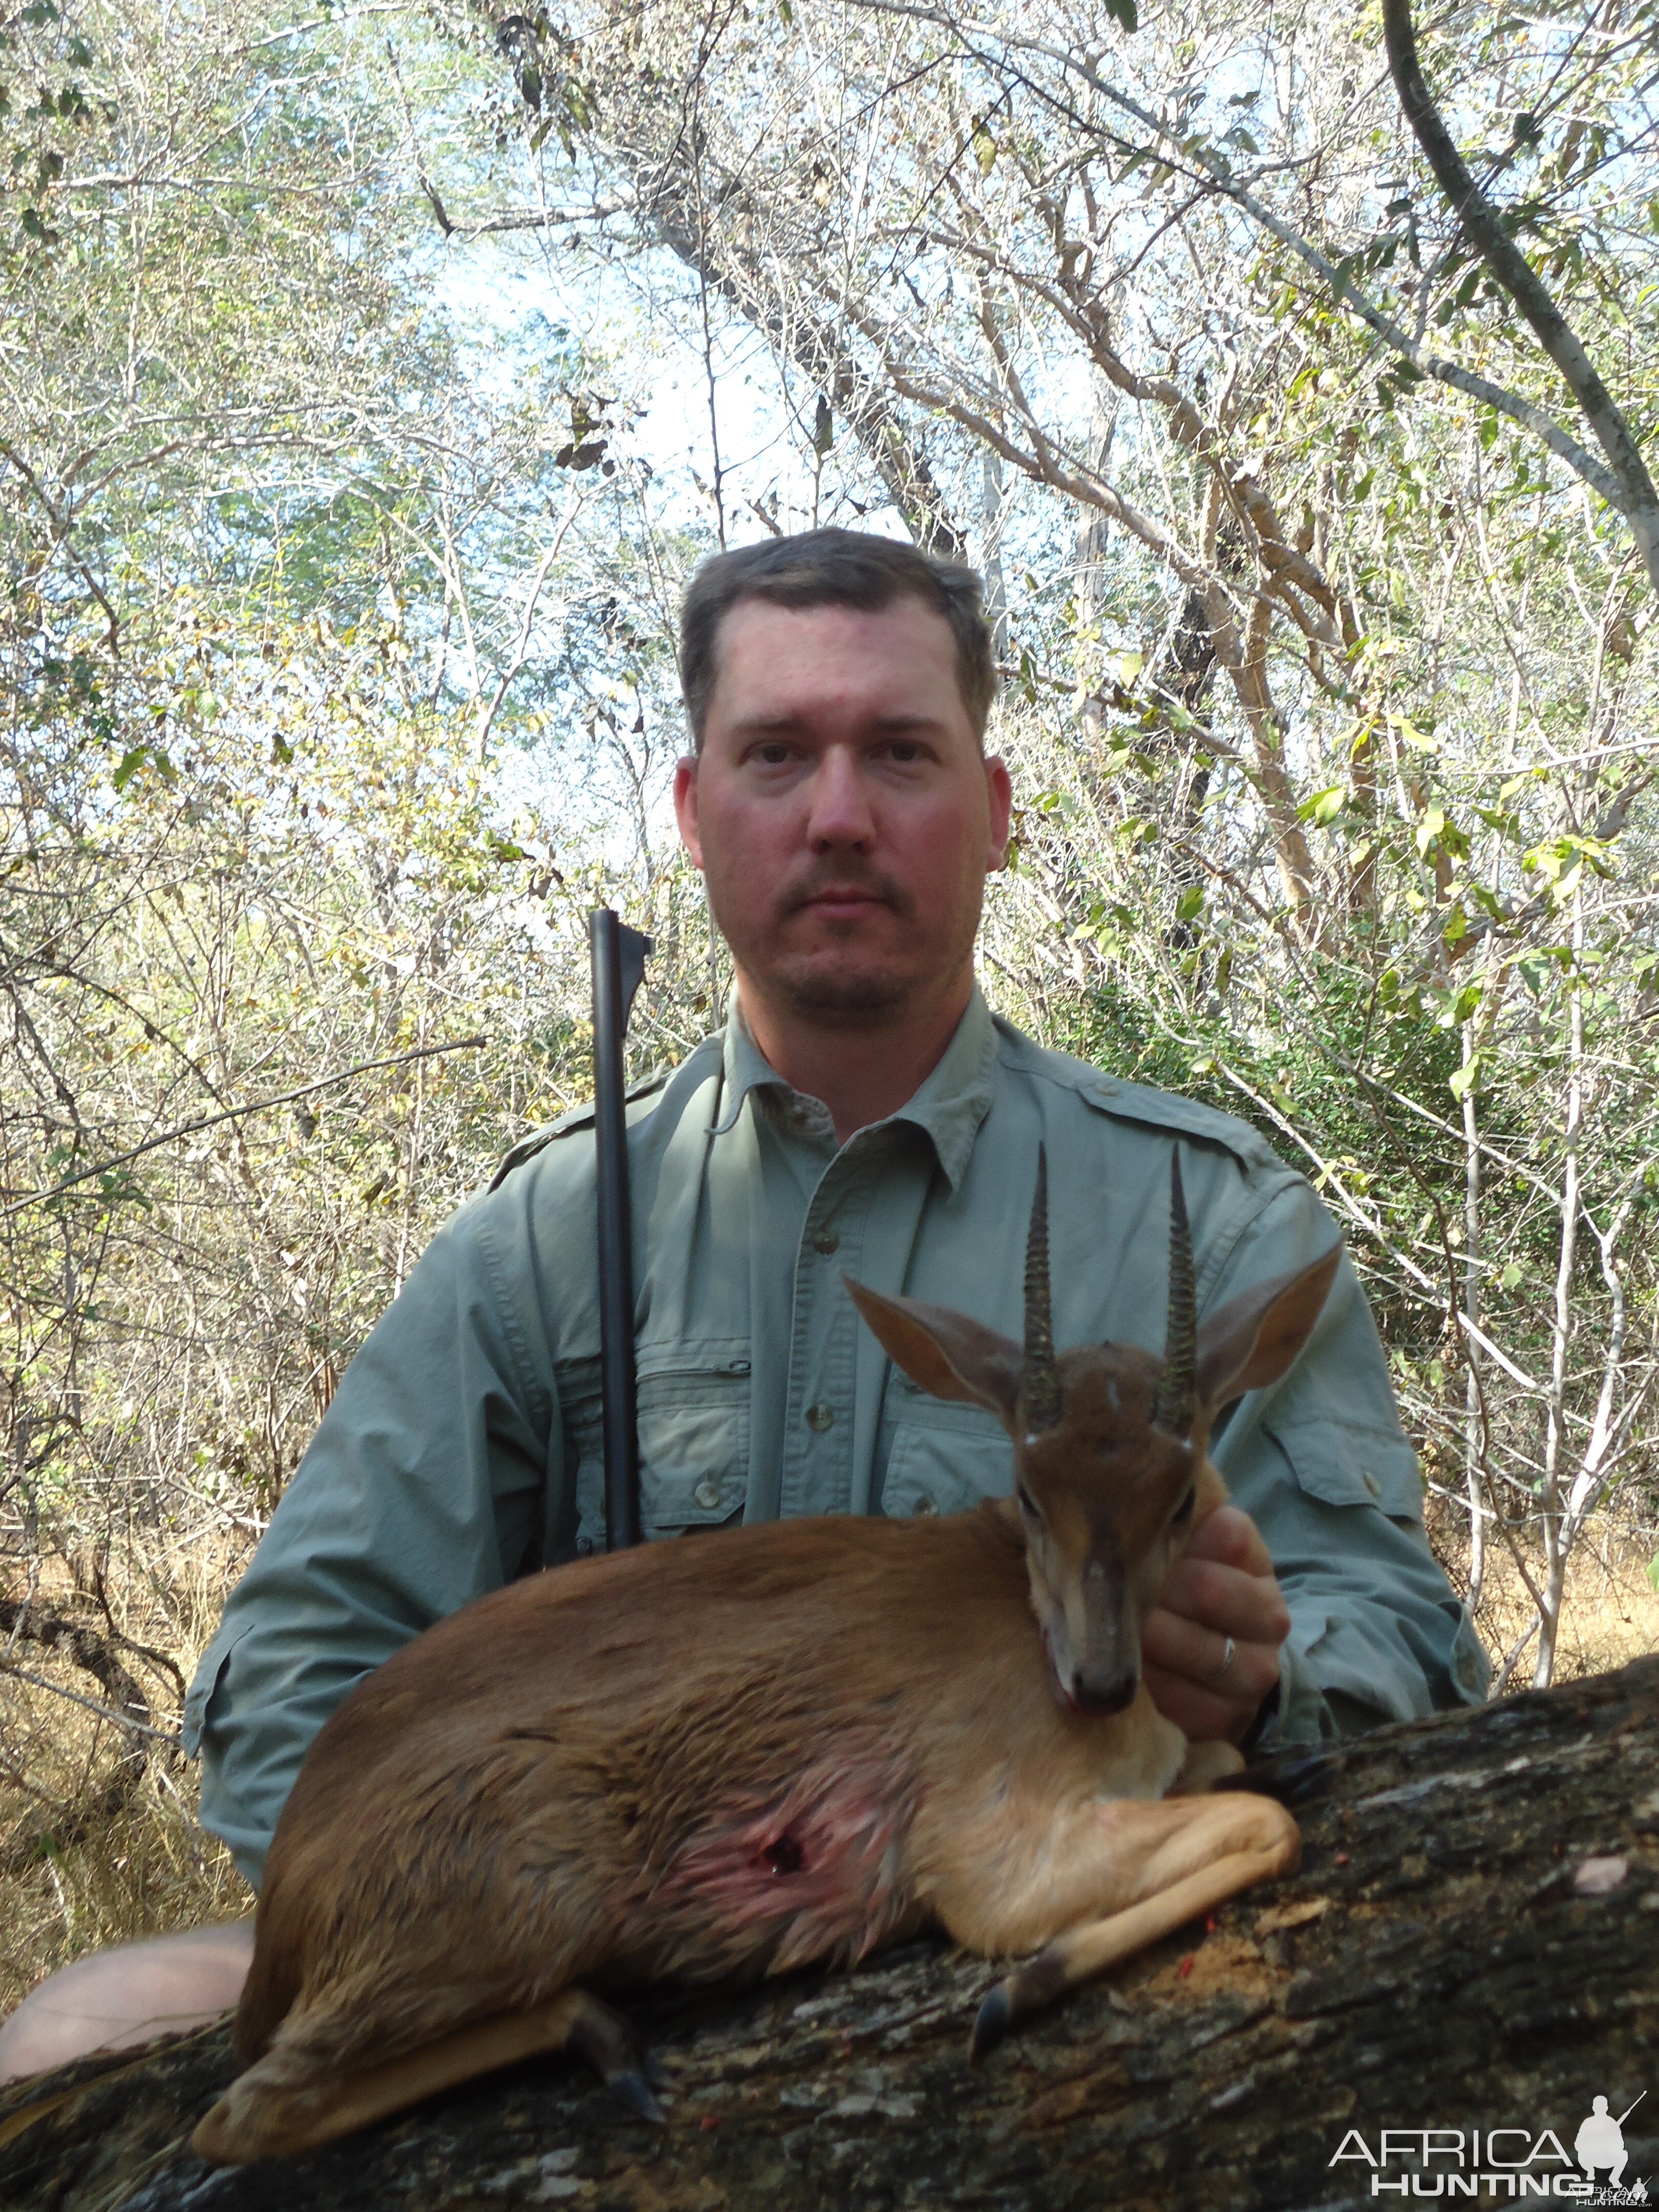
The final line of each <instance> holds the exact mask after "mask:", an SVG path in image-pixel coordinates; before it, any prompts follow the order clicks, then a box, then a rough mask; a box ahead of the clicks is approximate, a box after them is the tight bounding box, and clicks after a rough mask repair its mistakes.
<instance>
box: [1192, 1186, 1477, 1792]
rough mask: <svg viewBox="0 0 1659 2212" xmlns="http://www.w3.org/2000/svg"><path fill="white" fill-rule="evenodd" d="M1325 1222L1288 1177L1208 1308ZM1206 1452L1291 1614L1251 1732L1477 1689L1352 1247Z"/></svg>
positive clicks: (1383, 1711) (1372, 1719) (1467, 1637)
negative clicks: (1250, 1524) (1254, 1530)
mask: <svg viewBox="0 0 1659 2212" xmlns="http://www.w3.org/2000/svg"><path fill="white" fill-rule="evenodd" d="M1333 1237H1334V1228H1333V1225H1332V1223H1331V1221H1330V1218H1329V1217H1328V1214H1327V1213H1326V1212H1325V1209H1324V1207H1323V1206H1321V1204H1320V1203H1319V1201H1318V1200H1317V1199H1316V1197H1315V1196H1314V1194H1313V1193H1312V1192H1311V1191H1310V1189H1309V1188H1308V1186H1307V1185H1306V1184H1305V1183H1304V1182H1301V1181H1300V1179H1299V1178H1298V1179H1297V1181H1295V1182H1286V1183H1285V1185H1284V1186H1283V1187H1282V1188H1280V1189H1279V1191H1278V1192H1276V1193H1275V1194H1273V1196H1272V1197H1271V1198H1270V1199H1269V1200H1268V1202H1267V1204H1266V1205H1265V1206H1264V1207H1263V1208H1262V1210H1261V1213H1260V1214H1259V1215H1258V1216H1257V1218H1256V1219H1255V1221H1254V1222H1253V1223H1252V1225H1251V1226H1250V1227H1249V1230H1247V1231H1246V1232H1245V1234H1244V1236H1243V1237H1241V1238H1240V1240H1239V1242H1238V1244H1237V1247H1236V1248H1235V1249H1234V1250H1233V1251H1232V1252H1231V1254H1230V1255H1229V1257H1228V1260H1227V1263H1226V1265H1225V1267H1224V1269H1223V1271H1222V1274H1221V1278H1220V1279H1219V1281H1218V1283H1217V1284H1216V1285H1214V1287H1213V1289H1212V1291H1210V1293H1209V1295H1208V1296H1206V1299H1205V1305H1206V1309H1207V1310H1214V1309H1215V1308H1216V1307H1218V1306H1219V1305H1221V1304H1224V1303H1225V1300H1226V1299H1228V1298H1230V1297H1233V1296H1235V1295H1236V1294H1237V1292H1238V1291H1241V1290H1244V1289H1247V1288H1248V1287H1249V1285H1251V1284H1253V1283H1260V1282H1264V1281H1266V1280H1267V1279H1269V1278H1270V1277H1272V1276H1273V1275H1276V1274H1279V1273H1283V1272H1285V1271H1288V1270H1290V1269H1293V1268H1296V1267H1304V1266H1306V1265H1307V1264H1309V1263H1310V1261H1313V1260H1315V1259H1316V1258H1317V1257H1318V1256H1319V1255H1320V1254H1321V1253H1322V1252H1324V1251H1328V1249H1330V1245H1331V1243H1332V1241H1333ZM1211 1455H1212V1458H1213V1460H1214V1462H1215V1464H1216V1466H1217V1468H1218V1469H1219V1470H1220V1472H1221V1474H1223V1475H1224V1476H1225V1479H1226V1481H1227V1485H1228V1487H1229V1488H1230V1490H1231V1492H1232V1495H1233V1498H1234V1500H1235V1502H1236V1503H1237V1504H1239V1505H1241V1506H1242V1507H1243V1509H1244V1510H1245V1511H1246V1512H1248V1513H1249V1515H1250V1516H1251V1517H1252V1518H1253V1519H1254V1520H1255V1523H1256V1525H1257V1527H1258V1528H1260V1529H1261V1534H1262V1538H1263V1540H1264V1541H1265V1542H1266V1544H1267V1549H1268V1551H1269V1552H1270V1553H1271V1554H1272V1555H1273V1565H1274V1569H1275V1571H1276V1572H1277V1574H1278V1577H1279V1587H1280V1589H1282V1590H1283V1592H1284V1595H1285V1604H1286V1606H1287V1607H1289V1610H1290V1615H1291V1632H1290V1635H1289V1637H1288V1638H1286V1640H1285V1644H1284V1645H1283V1646H1282V1648H1281V1652H1280V1662H1279V1688H1278V1699H1277V1705H1276V1709H1274V1710H1273V1711H1270V1712H1269V1713H1268V1715H1267V1718H1266V1719H1265V1720H1264V1722H1263V1723H1262V1725H1261V1730H1260V1733H1259V1734H1258V1735H1256V1737H1255V1741H1254V1745H1253V1747H1261V1748H1263V1749H1269V1748H1272V1747H1274V1746H1277V1745H1279V1744H1282V1743H1291V1742H1307V1741H1323V1740H1326V1739H1328V1738H1331V1737H1335V1736H1342V1735H1356V1734H1358V1733H1359V1732H1360V1731H1362V1730H1364V1729H1370V1728H1376V1727H1378V1726H1380V1725H1382V1724H1383V1723H1384V1722H1387V1721H1397V1720H1410V1719H1413V1718H1416V1717H1419V1716H1420V1715H1422V1714H1425V1713H1428V1712H1431V1711H1436V1710H1437V1709H1440V1708H1443V1707H1451V1706H1456V1705H1479V1704H1480V1702H1481V1701H1482V1699H1484V1698H1485V1696H1486V1689H1487V1686H1488V1684H1489V1682H1490V1680H1491V1675H1492V1669H1491V1664H1490V1662H1489V1661H1488V1660H1487V1657H1486V1652H1485V1650H1484V1649H1483V1647H1482V1645H1481V1643H1480V1638H1479V1636H1478V1635H1477V1634H1476V1632H1475V1629H1474V1623H1473V1621H1472V1620H1470V1618H1469V1613H1468V1607H1467V1606H1465V1605H1464V1604H1463V1603H1462V1601H1460V1600H1459V1599H1458V1598H1457V1597H1456V1595H1455V1594H1454V1592H1453V1590H1452V1588H1451V1585H1450V1583H1449V1582H1448V1581H1447V1579H1446V1576H1445V1573H1444V1571H1443V1569H1442V1567H1441V1566H1440V1564H1439V1562H1438V1561H1437V1559H1436V1558H1435V1556H1434V1553H1432V1551H1431V1549H1430V1547H1429V1542H1428V1539H1427V1537H1426V1535H1425V1533H1424V1528H1423V1485H1422V1480H1421V1478H1420V1476H1419V1473H1418V1467H1417V1457H1416V1454H1415V1453H1414V1452H1413V1449H1412V1447H1411V1444H1410V1443H1409V1442H1408V1441H1407V1437H1406V1435H1405V1432H1404V1431H1403V1430H1402V1429H1401V1425H1400V1417H1399V1413H1398V1412H1397V1410H1396V1408H1395V1401H1394V1392H1393V1389H1392V1387H1391V1385H1390V1383H1389V1372H1388V1363H1387V1360H1386V1358H1385V1357H1384V1355H1383V1346H1382V1342H1381V1340H1380V1339H1379V1338H1378V1336H1377V1333H1376V1323H1375V1322H1373V1320H1372V1318H1371V1314H1370V1307H1369V1306H1368V1305H1367V1304H1366V1302H1365V1296H1364V1291H1362V1289H1361V1288H1360V1285H1359V1280H1358V1276H1357V1275H1356V1274H1355V1273H1354V1269H1353V1265H1352V1261H1351V1260H1350V1259H1349V1258H1348V1256H1347V1255H1346V1253H1345V1254H1344V1255H1343V1258H1342V1261H1341V1264H1340V1267H1338V1270H1337V1273H1336V1279H1335V1280H1334V1283H1333V1284H1332V1286H1331V1291H1330V1295H1329V1297H1328V1298H1327V1300H1326V1302H1325V1306H1324V1309H1323V1310H1322V1313H1321V1315H1320V1317H1319V1320H1318V1322H1317V1323H1316V1326H1315V1328H1314V1332H1313V1334H1312V1335H1311V1336H1310V1339H1309V1340H1308V1342H1307V1344H1306V1346H1304V1349H1303V1352H1302V1353H1301V1356H1300V1357H1299V1358H1297V1360H1296V1362H1295V1363H1294V1364H1293V1365H1292V1366H1291V1370H1290V1371H1289V1372H1288V1374H1286V1375H1285V1376H1284V1377H1283V1378H1282V1379H1281V1380H1280V1381H1279V1383H1276V1384H1274V1385H1273V1386H1272V1387H1271V1388H1270V1389H1266V1390H1258V1391H1252V1392H1251V1393H1249V1395H1247V1396H1246V1397H1244V1398H1242V1399H1241V1400H1240V1401H1238V1403H1237V1405H1236V1406H1235V1407H1232V1408H1231V1413H1229V1414H1227V1415H1225V1416H1224V1419H1223V1421H1222V1423H1221V1424H1220V1425H1218V1434H1217V1436H1216V1437H1215V1439H1214V1440H1213V1441H1212V1445H1211Z"/></svg>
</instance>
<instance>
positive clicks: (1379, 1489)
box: [1365, 1468, 1383, 1498]
mask: <svg viewBox="0 0 1659 2212" xmlns="http://www.w3.org/2000/svg"><path fill="white" fill-rule="evenodd" d="M1365 1487H1366V1489H1367V1490H1369V1491H1370V1493H1371V1496H1372V1497H1373V1498H1381V1496H1382V1495H1383V1486H1382V1484H1381V1483H1380V1482H1379V1481H1378V1480H1377V1479H1376V1476H1375V1475H1374V1474H1372V1473H1371V1471H1370V1468H1366V1469H1365Z"/></svg>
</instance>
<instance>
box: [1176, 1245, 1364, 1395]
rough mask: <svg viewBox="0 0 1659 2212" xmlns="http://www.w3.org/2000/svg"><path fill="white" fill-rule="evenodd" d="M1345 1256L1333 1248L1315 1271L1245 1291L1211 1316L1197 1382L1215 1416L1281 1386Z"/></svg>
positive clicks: (1202, 1333)
mask: <svg viewBox="0 0 1659 2212" xmlns="http://www.w3.org/2000/svg"><path fill="white" fill-rule="evenodd" d="M1341 1257H1342V1247H1341V1246H1340V1244H1335V1245H1333V1246H1332V1248H1331V1249H1330V1250H1329V1251H1328V1253H1326V1255H1325V1256H1324V1258H1323V1259H1322V1260H1316V1261H1314V1263H1313V1265H1312V1266H1311V1267H1299V1268H1297V1269H1296V1270H1295V1271H1294V1272H1293V1273H1290V1274H1287V1275H1275V1276H1274V1277H1273V1280H1272V1281H1271V1282H1267V1283H1261V1284H1259V1285H1257V1286H1256V1288H1255V1290H1253V1291H1240V1292H1239V1294H1238V1296H1237V1297H1236V1298H1229V1299H1228V1301H1227V1303H1226V1304H1225V1306H1223V1307H1222V1309H1221V1310H1220V1311H1219V1312H1218V1313H1213V1314H1212V1315H1211V1316H1210V1318H1209V1319H1208V1321H1206V1322H1205V1323H1204V1325H1203V1327H1202V1328H1200V1330H1199V1332H1198V1359H1197V1374H1196V1376H1195V1377H1194V1380H1195V1382H1196V1384H1197V1390H1198V1395H1199V1397H1200V1399H1201V1400H1202V1401H1203V1402H1204V1403H1205V1404H1206V1405H1207V1406H1208V1407H1209V1408H1210V1410H1211V1411H1212V1413H1219V1412H1220V1411H1221V1408H1222V1407H1224V1406H1230V1405H1231V1403H1232V1401H1233V1400H1234V1399H1235V1398H1242V1397H1243V1395H1244V1393H1245V1392H1246V1391H1247V1390H1261V1389H1265V1388H1266V1387H1267V1384H1268V1383H1277V1382H1278V1380H1279V1376H1281V1375H1283V1374H1284V1373H1285V1370H1286V1369H1287V1368H1288V1367H1289V1366H1290V1364H1291V1361H1292V1360H1293V1359H1294V1358H1296V1356H1297V1352H1300V1351H1301V1349H1302V1347H1303V1346H1304V1344H1305V1343H1306V1342H1307V1341H1308V1339H1309V1338H1310V1336H1311V1335H1312V1334H1313V1325H1314V1323H1315V1322H1316V1321H1317V1320H1318V1319H1319V1316H1320V1311H1321V1309H1322V1307H1323V1305H1324V1304H1325V1298H1326V1295H1327V1293H1328V1291H1329V1290H1330V1287H1331V1283H1332V1280H1333V1279H1334V1276H1335V1274H1336V1269H1337V1262H1338V1261H1340V1259H1341Z"/></svg>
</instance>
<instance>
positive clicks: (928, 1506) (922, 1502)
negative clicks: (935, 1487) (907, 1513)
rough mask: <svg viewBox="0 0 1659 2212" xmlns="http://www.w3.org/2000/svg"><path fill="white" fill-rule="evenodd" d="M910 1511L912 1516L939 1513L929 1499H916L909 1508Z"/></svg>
mask: <svg viewBox="0 0 1659 2212" xmlns="http://www.w3.org/2000/svg"><path fill="white" fill-rule="evenodd" d="M910 1510H911V1512H912V1513H913V1514H922V1513H937V1512H938V1511H939V1508H938V1506H937V1505H935V1504H934V1503H933V1499H932V1498H926V1497H923V1498H917V1500H916V1502H915V1504H914V1505H913V1506H912V1507H911V1508H910Z"/></svg>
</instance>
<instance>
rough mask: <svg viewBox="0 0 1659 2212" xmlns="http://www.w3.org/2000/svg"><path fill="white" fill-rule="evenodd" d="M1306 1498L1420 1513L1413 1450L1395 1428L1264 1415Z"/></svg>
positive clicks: (1394, 1513)
mask: <svg viewBox="0 0 1659 2212" xmlns="http://www.w3.org/2000/svg"><path fill="white" fill-rule="evenodd" d="M1262 1426H1263V1428H1265V1429H1266V1431H1267V1434H1268V1435H1269V1436H1270V1437H1272V1438H1273V1442H1274V1443H1276V1444H1277V1445H1278V1446H1279V1449H1280V1450H1281V1451H1282V1452H1283V1453H1284V1455H1285V1458H1286V1459H1287V1460H1289V1462H1290V1463H1291V1468H1293V1469H1294V1470H1295V1474H1296V1479H1297V1482H1299V1483H1300V1484H1301V1486H1302V1487H1303V1489H1304V1490H1305V1491H1306V1492H1308V1494H1309V1496H1310V1498H1322V1499H1323V1501H1324V1502H1325V1504H1327V1505H1375V1506H1377V1507H1379V1508H1380V1509H1381V1510H1382V1511H1383V1512H1384V1513H1386V1514H1388V1516H1389V1518H1390V1519H1391V1520H1395V1521H1420V1520H1421V1519H1422V1518H1423V1478H1422V1476H1421V1475H1420V1474H1419V1473H1418V1468H1417V1454H1416V1453H1415V1452H1414V1451H1413V1449H1412V1448H1411V1446H1410V1444H1409V1443H1407V1441H1406V1439H1405V1437H1403V1436H1401V1434H1400V1432H1399V1431H1398V1430H1389V1429H1379V1428H1374V1427H1371V1426H1369V1425H1362V1424H1360V1423H1357V1422H1352V1421H1335V1420H1330V1419H1299V1420H1298V1419H1291V1420H1272V1419H1269V1420H1266V1421H1264V1422H1263V1423H1262Z"/></svg>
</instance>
